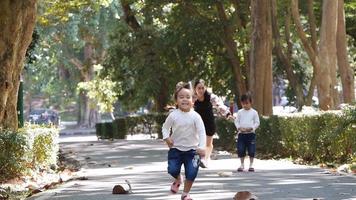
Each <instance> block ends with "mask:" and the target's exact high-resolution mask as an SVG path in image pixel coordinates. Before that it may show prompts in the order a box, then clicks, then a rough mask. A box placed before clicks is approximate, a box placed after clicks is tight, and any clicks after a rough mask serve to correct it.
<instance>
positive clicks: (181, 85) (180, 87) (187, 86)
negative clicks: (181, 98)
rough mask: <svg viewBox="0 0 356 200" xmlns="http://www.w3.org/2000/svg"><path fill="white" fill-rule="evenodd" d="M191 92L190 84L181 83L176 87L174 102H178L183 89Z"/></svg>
mask: <svg viewBox="0 0 356 200" xmlns="http://www.w3.org/2000/svg"><path fill="white" fill-rule="evenodd" d="M183 88H185V89H188V90H191V87H190V84H189V83H185V82H179V83H177V85H176V91H175V92H174V100H177V97H178V93H179V92H180V91H181V90H182V89H183Z"/></svg>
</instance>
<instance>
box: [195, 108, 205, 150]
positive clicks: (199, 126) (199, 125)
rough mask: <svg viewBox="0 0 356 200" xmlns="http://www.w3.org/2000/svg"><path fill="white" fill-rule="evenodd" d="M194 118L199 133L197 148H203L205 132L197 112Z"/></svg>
mask: <svg viewBox="0 0 356 200" xmlns="http://www.w3.org/2000/svg"><path fill="white" fill-rule="evenodd" d="M196 116H197V117H196V120H195V126H196V129H197V132H198V135H199V146H198V148H199V149H205V145H206V134H205V126H204V122H203V120H202V119H201V117H200V115H199V114H197V115H196Z"/></svg>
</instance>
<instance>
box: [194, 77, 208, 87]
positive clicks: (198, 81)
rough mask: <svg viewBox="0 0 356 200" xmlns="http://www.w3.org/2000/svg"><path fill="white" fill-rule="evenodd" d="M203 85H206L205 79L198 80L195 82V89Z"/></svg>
mask: <svg viewBox="0 0 356 200" xmlns="http://www.w3.org/2000/svg"><path fill="white" fill-rule="evenodd" d="M199 83H201V84H203V85H205V81H204V80H203V79H198V80H196V81H195V82H194V89H195V88H196V87H197V85H198V84H199Z"/></svg>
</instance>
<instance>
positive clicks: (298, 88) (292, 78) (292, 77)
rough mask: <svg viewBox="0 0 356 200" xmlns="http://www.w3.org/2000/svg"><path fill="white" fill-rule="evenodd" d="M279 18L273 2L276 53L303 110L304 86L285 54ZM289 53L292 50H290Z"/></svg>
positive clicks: (273, 1)
mask: <svg viewBox="0 0 356 200" xmlns="http://www.w3.org/2000/svg"><path fill="white" fill-rule="evenodd" d="M277 17H278V16H277V5H276V0H272V30H273V38H274V50H275V52H276V55H277V57H278V59H279V60H280V61H281V62H282V64H283V67H284V70H285V71H286V74H287V79H288V80H289V82H290V86H291V88H292V89H293V91H294V93H295V95H296V99H297V108H298V110H301V109H302V107H303V105H304V94H303V85H302V83H301V82H300V81H298V80H299V77H298V75H297V74H295V73H294V71H293V67H292V63H291V60H290V58H288V56H287V55H288V53H287V55H286V54H285V53H283V50H282V46H281V39H280V34H279V26H278V23H277V20H278V18H277ZM286 42H287V43H290V41H286ZM288 51H290V50H289V49H288Z"/></svg>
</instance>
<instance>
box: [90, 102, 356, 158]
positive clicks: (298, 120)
mask: <svg viewBox="0 0 356 200" xmlns="http://www.w3.org/2000/svg"><path fill="white" fill-rule="evenodd" d="M166 116H167V115H166V114H148V115H142V116H135V117H126V118H119V119H116V120H115V121H114V122H112V123H99V124H97V126H96V133H97V136H98V138H99V139H111V138H120V139H124V138H125V137H126V135H128V134H135V133H147V134H152V133H158V134H159V138H162V134H161V126H162V124H163V122H164V120H165V118H166ZM260 120H261V124H260V127H259V128H258V129H257V131H256V134H257V142H256V145H257V156H258V157H261V158H286V157H291V158H293V159H296V158H301V159H303V160H304V161H307V162H315V163H321V162H323V163H325V162H337V163H345V162H347V161H356V152H355V149H356V139H355V138H356V108H355V107H353V108H348V109H346V110H344V111H342V112H341V111H340V112H320V113H317V114H312V115H302V114H291V115H288V116H271V117H267V118H266V117H261V119H260ZM216 124H217V135H218V137H219V138H218V139H216V140H214V145H215V147H217V148H219V149H221V150H226V151H235V150H236V147H235V141H236V139H235V137H236V128H235V126H234V123H233V122H232V121H228V120H226V119H222V118H217V119H216Z"/></svg>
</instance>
